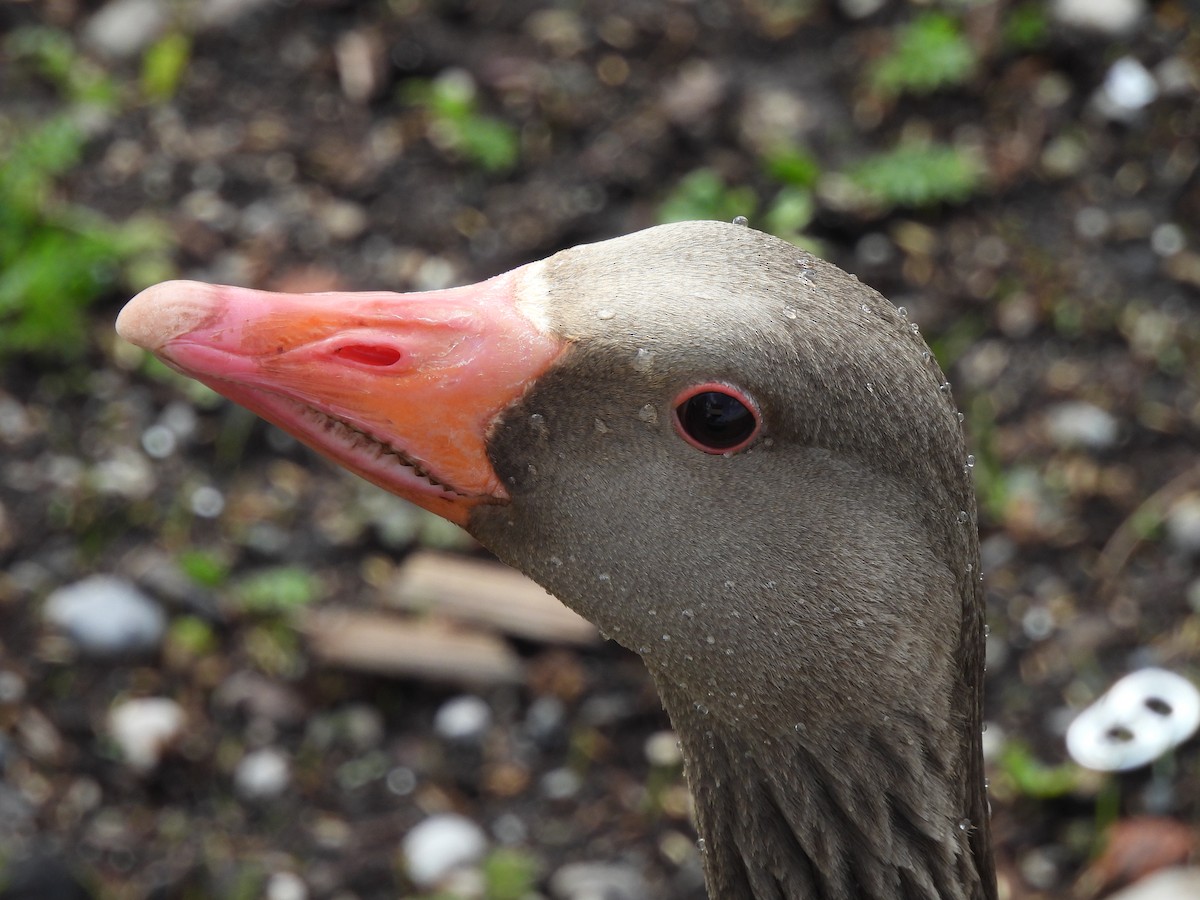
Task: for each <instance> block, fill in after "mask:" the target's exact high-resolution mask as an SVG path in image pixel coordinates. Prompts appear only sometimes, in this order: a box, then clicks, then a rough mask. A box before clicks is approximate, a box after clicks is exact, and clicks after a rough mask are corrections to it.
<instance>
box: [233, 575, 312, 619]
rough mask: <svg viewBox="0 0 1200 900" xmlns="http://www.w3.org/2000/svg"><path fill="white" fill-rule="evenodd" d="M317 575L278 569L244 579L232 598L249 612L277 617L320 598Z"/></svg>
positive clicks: (235, 589)
mask: <svg viewBox="0 0 1200 900" xmlns="http://www.w3.org/2000/svg"><path fill="white" fill-rule="evenodd" d="M320 593H321V589H320V583H319V582H318V580H317V578H316V576H314V575H313V574H312V573H310V572H308V571H305V570H304V569H299V568H295V567H292V566H279V567H277V568H272V569H263V570H262V571H259V572H256V573H254V574H252V575H248V576H246V577H245V578H243V579H241V580H240V581H239V582H238V583H237V585H236V586H235V587H234V590H233V595H234V598H235V599H236V600H237V602H238V603H239V605H240V606H241V608H242V609H243V610H245V611H246V612H249V613H259V614H265V615H277V614H281V613H289V612H292V611H294V610H297V609H302V608H303V607H306V606H309V605H311V604H312V603H314V602H315V601H316V600H317V599H318V598H319V597H320Z"/></svg>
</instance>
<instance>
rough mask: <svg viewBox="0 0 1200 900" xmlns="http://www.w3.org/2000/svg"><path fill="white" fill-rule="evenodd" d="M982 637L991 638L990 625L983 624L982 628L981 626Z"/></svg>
mask: <svg viewBox="0 0 1200 900" xmlns="http://www.w3.org/2000/svg"><path fill="white" fill-rule="evenodd" d="M983 636H984V637H991V636H992V626H991V625H988V624H986V623H984V626H983Z"/></svg>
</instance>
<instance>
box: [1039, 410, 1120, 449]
mask: <svg viewBox="0 0 1200 900" xmlns="http://www.w3.org/2000/svg"><path fill="white" fill-rule="evenodd" d="M1046 430H1047V432H1048V433H1049V436H1050V439H1051V440H1052V441H1053V442H1054V443H1055V444H1057V445H1058V446H1060V447H1087V448H1089V449H1092V450H1106V449H1108V448H1109V447H1112V446H1113V445H1114V444H1115V443H1116V442H1117V433H1118V427H1117V420H1116V419H1115V418H1114V417H1113V415H1112V414H1111V413H1109V412H1107V411H1106V410H1103V409H1101V408H1100V407H1098V406H1095V405H1093V404H1091V403H1083V402H1071V403H1059V404H1058V405H1056V406H1053V407H1051V409H1050V411H1049V415H1048V417H1047V420H1046Z"/></svg>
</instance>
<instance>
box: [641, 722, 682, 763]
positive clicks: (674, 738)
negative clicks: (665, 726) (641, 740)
mask: <svg viewBox="0 0 1200 900" xmlns="http://www.w3.org/2000/svg"><path fill="white" fill-rule="evenodd" d="M642 752H643V753H644V754H645V755H646V761H647V762H648V763H650V765H652V766H678V765H680V764H681V763H682V762H683V751H682V750H680V749H679V737H678V735H676V734H675V732H674V731H669V730H664V731H656V732H654V734H652V735H650V737H648V738H646V744H645V746H644V747H643V748H642Z"/></svg>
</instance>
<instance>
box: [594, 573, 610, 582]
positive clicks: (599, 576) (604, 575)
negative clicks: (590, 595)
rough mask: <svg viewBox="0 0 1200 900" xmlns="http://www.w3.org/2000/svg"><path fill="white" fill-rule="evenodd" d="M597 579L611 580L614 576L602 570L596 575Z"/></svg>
mask: <svg viewBox="0 0 1200 900" xmlns="http://www.w3.org/2000/svg"><path fill="white" fill-rule="evenodd" d="M596 580H597V581H611V580H612V577H611V576H610V575H609V574H608V573H607V572H601V573H600V574H599V575H597V576H596Z"/></svg>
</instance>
